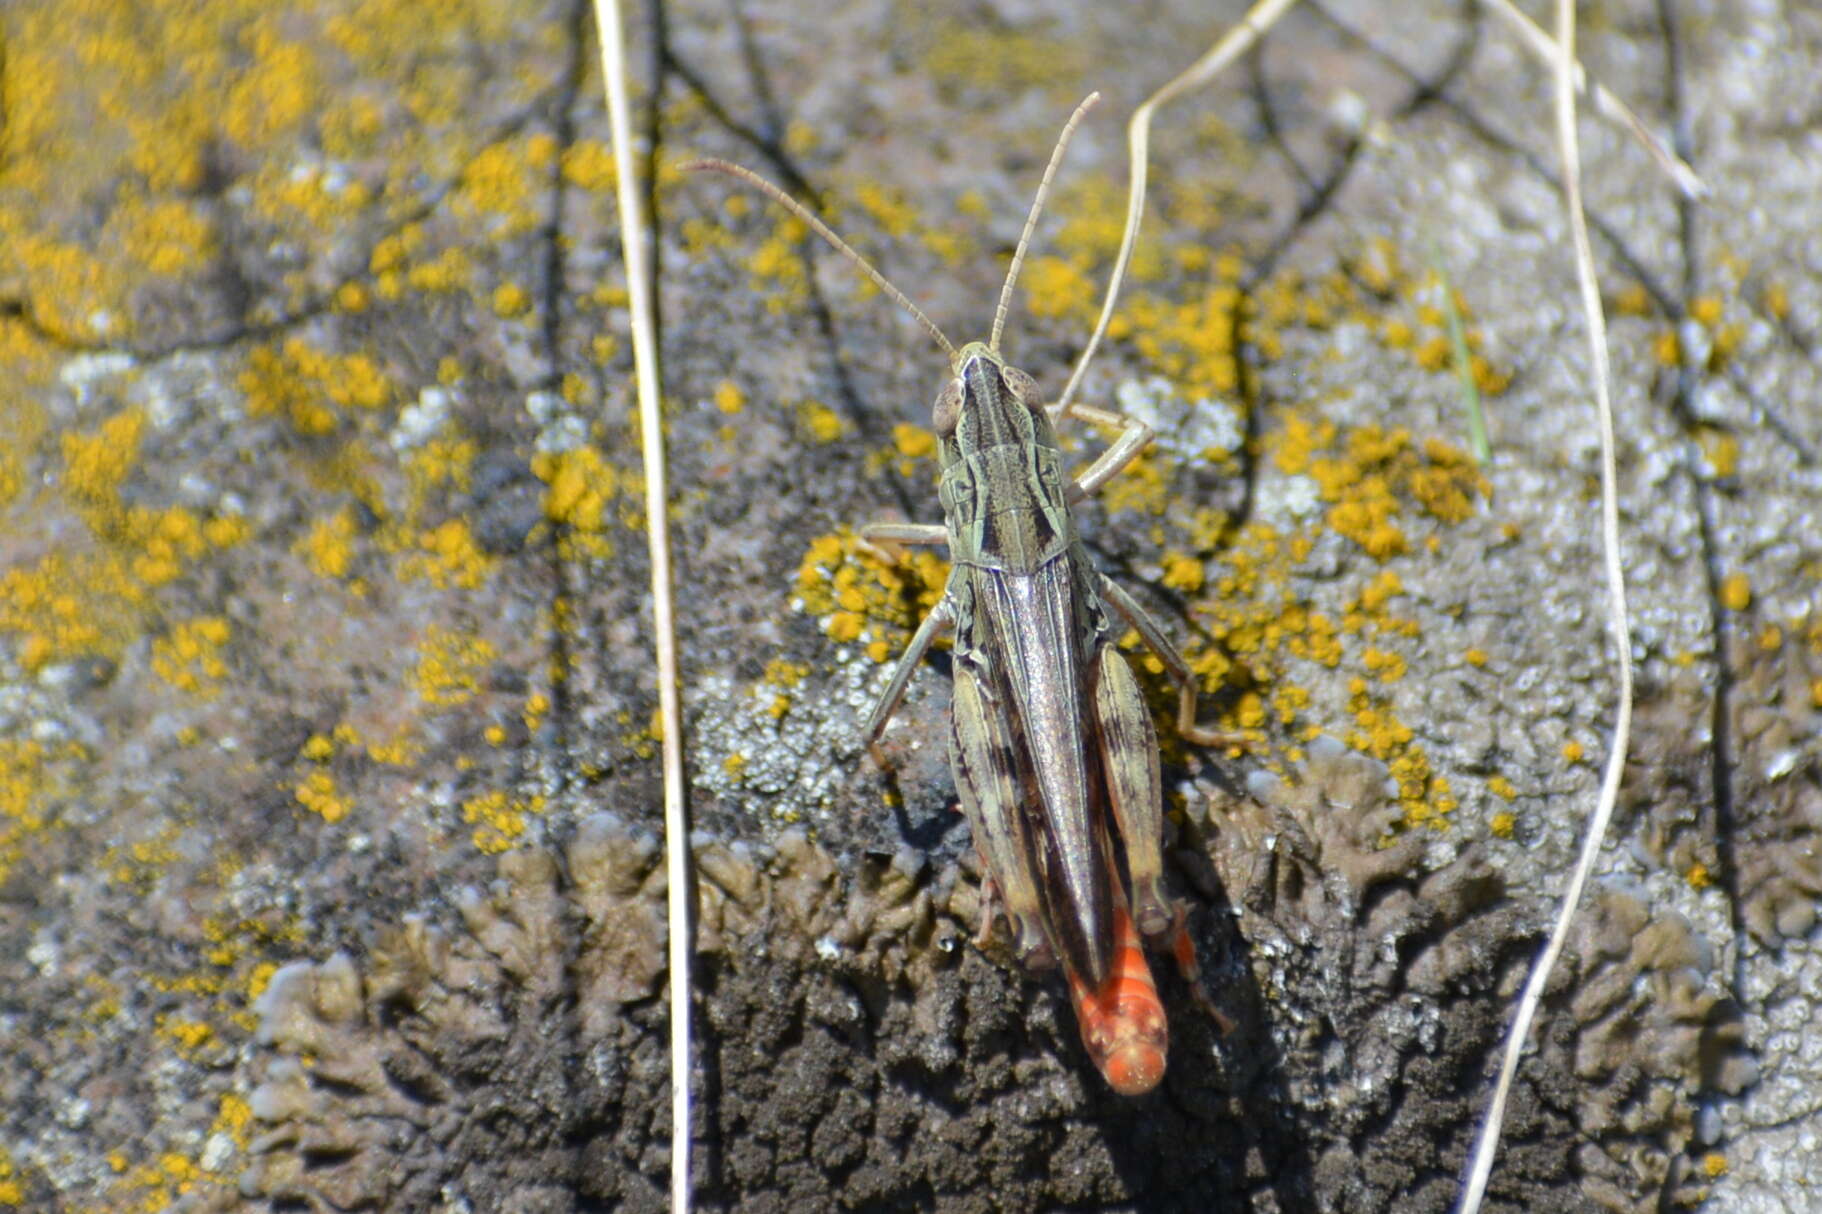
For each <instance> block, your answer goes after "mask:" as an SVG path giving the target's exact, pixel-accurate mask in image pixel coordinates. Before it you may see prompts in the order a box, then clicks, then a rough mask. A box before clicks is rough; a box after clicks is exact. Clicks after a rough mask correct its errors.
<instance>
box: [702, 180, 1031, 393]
mask: <svg viewBox="0 0 1822 1214" xmlns="http://www.w3.org/2000/svg"><path fill="white" fill-rule="evenodd" d="M683 171H684V172H686V173H700V172H705V171H706V172H712V173H726V174H728V175H729V176H730V177H738V178H740V180H742V181H744V182H746V183H747V184H748V185H750V186H752V187H753V188H754V189H756V190H758V191H759V192H760V193H761V194H764V195H765V196H766V197H768V198H770V199H771V200H772V201H773V202H776V203H777V204H778V205H779V206H781V207H783V208H784V209H785V210H787V211H789V212H791V214H793V215H795V216H797V218H799V219H801V220H803V221H804V222H805V223H807V224H809V225H810V230H811V231H812V232H815V233H816V234H817V235H818V236H820V237H822V238H823V239H824V240H826V241H828V242H829V243H830V244H831V245H833V246H834V248H835V251H836V252H838V253H840V254H841V255H842V256H843V257H846V258H847V259H848V260H849V261H852V262H853V263H854V264H855V265H857V266H859V267H860V270H861V273H863V274H865V275H866V276H867V277H868V278H870V279H872V280H873V285H874V286H876V287H878V288H879V289H880V290H882V291H884V292H885V293H886V294H887V295H889V296H891V297H892V298H893V299H895V300H897V301H898V304H899V306H900V307H902V308H904V309H905V311H907V312H909V313H911V315H912V316H914V317H916V318H917V323H918V324H920V325H922V326H923V327H924V332H926V333H928V334H929V335H930V336H931V337H934V338H935V339H936V344H937V345H939V346H941V347H942V348H943V353H944V354H947V355H948V356H949V358H950V360H951V361H953V360H954V359H955V347H954V346H953V345H951V344H950V343H949V339H948V338H947V337H944V336H943V331H942V330H941V329H939V328H937V327H936V322H935V321H933V320H931V319H930V318H929V317H928V316H925V315H924V313H923V310H922V309H921V308H919V307H918V306H917V305H916V304H914V303H912V302H911V301H910V300H909V299H907V298H906V297H905V293H904V292H903V291H901V290H899V289H898V288H897V287H895V286H893V285H892V284H891V283H889V282H887V281H886V276H885V275H884V274H881V273H880V272H879V271H878V270H875V269H874V268H873V266H872V265H871V264H870V263H869V262H868V261H867V259H866V258H864V257H862V256H861V255H860V254H859V253H856V252H855V251H854V250H853V249H852V248H850V247H849V245H848V242H847V241H845V240H843V239H842V238H841V237H839V236H837V235H836V234H835V233H834V232H832V231H830V230H829V225H828V224H826V223H824V222H823V221H822V220H820V219H818V218H816V216H814V215H812V214H810V210H809V208H808V207H806V206H804V205H803V203H801V202H798V201H797V200H796V199H795V198H793V197H791V196H790V195H789V194H787V193H785V192H784V191H783V190H781V189H779V188H778V187H777V186H775V185H773V184H772V183H771V182H769V181H767V180H766V179H765V178H763V177H761V176H760V175H759V174H758V173H755V172H753V170H751V169H743V168H741V167H740V166H739V165H737V164H730V163H728V162H727V161H725V160H712V159H711V160H692V161H690V162H689V163H688V164H686V165H684V166H683ZM1044 180H1045V183H1046V184H1048V183H1049V180H1050V178H1049V175H1048V174H1046V175H1045V178H1044ZM1038 197H1039V198H1040V199H1041V198H1042V197H1043V194H1042V193H1041V192H1040V193H1039V195H1038ZM1002 306H1003V305H1002Z"/></svg>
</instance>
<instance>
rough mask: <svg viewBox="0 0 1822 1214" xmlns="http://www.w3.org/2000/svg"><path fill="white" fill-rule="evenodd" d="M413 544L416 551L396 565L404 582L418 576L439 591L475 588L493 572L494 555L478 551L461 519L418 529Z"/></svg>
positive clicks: (482, 583)
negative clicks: (416, 547) (418, 531)
mask: <svg viewBox="0 0 1822 1214" xmlns="http://www.w3.org/2000/svg"><path fill="white" fill-rule="evenodd" d="M417 546H418V548H419V551H418V552H417V553H414V554H412V555H411V556H408V557H406V558H405V560H404V561H403V562H401V564H400V569H399V574H400V576H401V577H402V578H404V579H405V580H406V581H410V580H413V579H422V580H425V581H428V582H430V584H431V585H433V586H435V587H436V588H437V589H439V590H447V589H450V588H455V589H459V590H478V589H480V588H481V587H482V586H483V585H485V584H486V582H487V578H488V576H489V575H490V574H491V573H492V572H493V567H494V564H495V561H494V558H492V557H490V556H488V555H487V554H486V553H485V552H484V551H482V549H481V545H480V542H479V541H478V540H476V539H475V536H474V532H472V531H471V530H469V527H468V520H467V519H465V518H452V519H449V520H448V521H446V522H444V523H442V524H441V525H439V526H437V527H435V528H433V529H431V530H429V531H424V532H420V533H419V535H418V537H417Z"/></svg>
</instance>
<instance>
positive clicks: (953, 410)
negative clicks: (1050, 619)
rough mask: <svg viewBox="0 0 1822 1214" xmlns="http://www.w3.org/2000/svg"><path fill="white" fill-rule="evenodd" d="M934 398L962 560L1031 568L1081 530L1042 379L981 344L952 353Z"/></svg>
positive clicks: (954, 538) (944, 485)
mask: <svg viewBox="0 0 1822 1214" xmlns="http://www.w3.org/2000/svg"><path fill="white" fill-rule="evenodd" d="M954 370H955V376H954V378H953V379H951V380H950V381H949V382H948V384H946V385H945V386H944V388H943V390H942V393H941V394H940V395H938V397H937V400H936V418H935V422H936V430H937V434H938V437H939V438H940V439H941V441H942V460H943V473H942V480H941V483H940V486H939V491H940V495H941V497H942V503H943V513H944V514H945V516H946V517H947V521H948V525H949V535H950V552H951V555H952V556H953V557H954V559H955V560H956V561H958V562H961V563H964V564H972V565H982V566H985V567H988V568H995V569H1004V570H1008V571H1011V572H1031V571H1032V570H1035V569H1036V568H1038V567H1039V566H1040V565H1043V564H1044V563H1045V562H1047V561H1049V560H1052V559H1054V558H1055V557H1057V556H1059V555H1061V554H1062V553H1063V552H1064V551H1065V550H1066V549H1067V548H1068V547H1069V543H1070V540H1071V539H1072V538H1073V535H1074V532H1073V529H1072V526H1071V523H1070V518H1069V509H1068V506H1067V504H1066V500H1065V498H1064V496H1063V473H1062V462H1061V452H1060V451H1059V450H1058V449H1057V438H1056V431H1055V429H1054V428H1053V427H1052V426H1051V424H1050V416H1049V414H1047V413H1046V412H1045V411H1044V406H1043V403H1042V401H1041V400H1040V399H1039V396H1038V391H1037V384H1036V383H1035V382H1034V381H1033V380H1032V378H1031V377H1030V376H1029V375H1027V374H1025V373H1024V372H1023V371H1020V370H1019V369H1018V368H1016V367H1010V366H1007V364H1006V362H1005V360H1004V359H1002V358H1001V357H1000V356H999V355H998V354H997V353H995V352H994V351H993V350H991V349H989V348H988V347H987V346H986V344H985V343H983V342H970V343H968V344H967V345H965V346H963V347H962V349H961V351H960V353H958V354H957V355H956V356H955V367H954Z"/></svg>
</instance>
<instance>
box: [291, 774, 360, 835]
mask: <svg viewBox="0 0 1822 1214" xmlns="http://www.w3.org/2000/svg"><path fill="white" fill-rule="evenodd" d="M292 795H293V796H295V797H296V798H297V803H298V804H299V805H302V806H303V807H304V808H305V809H307V810H309V811H310V812H311V813H313V814H318V815H320V816H321V817H322V819H323V821H325V822H329V823H335V822H340V821H341V820H342V819H343V818H345V817H347V816H348V811H349V810H350V809H351V808H352V803H351V802H350V801H349V800H348V799H347V798H346V797H344V796H342V794H341V793H340V792H339V791H338V790H337V789H336V786H335V777H334V776H332V775H330V774H329V773H328V772H327V771H324V770H322V769H321V768H318V769H317V770H315V771H311V772H307V773H305V775H304V778H303V779H302V780H300V781H298V783H297V785H296V787H294V788H293V789H292Z"/></svg>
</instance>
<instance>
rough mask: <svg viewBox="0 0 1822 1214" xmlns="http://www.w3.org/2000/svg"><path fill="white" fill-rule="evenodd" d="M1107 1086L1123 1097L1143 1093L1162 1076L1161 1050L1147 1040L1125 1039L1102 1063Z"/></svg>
mask: <svg viewBox="0 0 1822 1214" xmlns="http://www.w3.org/2000/svg"><path fill="white" fill-rule="evenodd" d="M1101 1074H1103V1075H1105V1076H1106V1077H1107V1085H1108V1086H1109V1087H1111V1088H1112V1089H1113V1090H1114V1091H1116V1092H1118V1093H1119V1094H1120V1095H1122V1096H1143V1095H1144V1094H1145V1093H1147V1092H1149V1091H1151V1090H1152V1089H1153V1088H1155V1087H1157V1086H1158V1081H1159V1080H1161V1079H1163V1078H1164V1051H1163V1050H1161V1049H1159V1048H1158V1047H1157V1046H1155V1045H1153V1044H1152V1043H1151V1042H1149V1041H1126V1042H1122V1043H1121V1044H1120V1045H1118V1046H1116V1047H1115V1048H1114V1051H1113V1053H1111V1054H1109V1055H1108V1056H1107V1057H1106V1058H1105V1059H1103V1060H1102V1062H1101Z"/></svg>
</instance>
